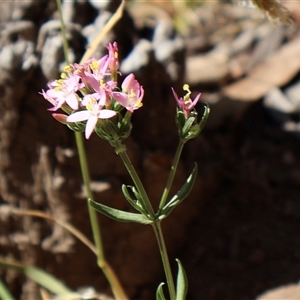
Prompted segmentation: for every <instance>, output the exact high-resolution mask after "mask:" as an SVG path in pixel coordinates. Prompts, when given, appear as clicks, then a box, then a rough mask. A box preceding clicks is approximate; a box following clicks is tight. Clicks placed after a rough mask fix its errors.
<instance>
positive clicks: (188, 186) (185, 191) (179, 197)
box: [158, 164, 198, 219]
mask: <svg viewBox="0 0 300 300" xmlns="http://www.w3.org/2000/svg"><path fill="white" fill-rule="evenodd" d="M197 172H198V167H197V164H195V167H194V169H193V171H192V173H191V174H190V176H189V177H188V179H187V180H186V182H185V183H184V185H183V186H182V187H181V189H180V190H179V191H178V192H177V194H176V195H175V196H174V197H173V198H172V199H171V200H170V201H169V202H168V203H167V204H166V205H165V206H164V207H163V209H162V210H161V212H160V214H159V216H158V218H159V219H164V218H166V217H167V216H168V215H169V214H170V212H171V211H172V210H173V209H174V208H175V207H176V206H177V205H178V204H179V203H181V202H182V201H183V200H184V199H185V198H186V197H187V196H188V195H189V193H190V192H191V190H192V188H193V186H194V183H195V181H196V178H197Z"/></svg>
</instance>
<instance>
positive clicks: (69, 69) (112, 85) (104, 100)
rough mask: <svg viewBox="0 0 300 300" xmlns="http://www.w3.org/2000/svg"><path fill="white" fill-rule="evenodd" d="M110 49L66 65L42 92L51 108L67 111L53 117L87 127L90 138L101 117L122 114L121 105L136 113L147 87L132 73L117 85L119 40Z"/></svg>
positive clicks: (63, 121)
mask: <svg viewBox="0 0 300 300" xmlns="http://www.w3.org/2000/svg"><path fill="white" fill-rule="evenodd" d="M107 49H108V55H105V56H104V57H102V58H101V59H99V60H97V59H95V58H92V59H90V60H88V61H86V62H84V63H82V64H73V65H68V66H66V67H65V68H64V72H63V73H62V74H61V76H60V79H58V80H55V81H53V82H51V83H48V88H49V89H48V90H47V91H44V90H42V92H41V94H42V95H43V96H44V98H45V99H46V100H48V101H49V102H50V103H51V104H52V105H53V107H51V108H50V109H49V110H50V111H57V110H58V109H62V110H63V111H64V112H65V113H66V114H60V113H53V117H54V118H55V119H56V120H58V121H60V122H61V123H63V124H67V125H69V127H70V128H72V129H74V130H75V128H77V129H78V128H85V137H86V138H87V139H88V138H89V137H90V136H91V134H92V133H93V131H94V130H95V131H96V132H97V127H98V126H100V125H101V119H111V118H113V117H115V116H117V115H120V112H121V110H122V108H126V109H127V111H128V112H130V113H133V111H134V110H136V109H138V108H140V107H141V106H142V99H143V96H144V89H143V87H142V86H141V85H140V84H139V82H138V81H137V80H136V79H135V76H134V75H133V74H130V75H128V76H127V77H126V78H125V79H124V81H123V83H122V86H121V90H120V89H118V88H117V74H120V72H119V71H118V68H119V60H118V47H117V43H116V42H114V43H113V44H109V45H108V46H107ZM127 119H128V116H127ZM127 121H128V120H127ZM72 124H73V125H74V126H73V127H72ZM76 125H77V126H76Z"/></svg>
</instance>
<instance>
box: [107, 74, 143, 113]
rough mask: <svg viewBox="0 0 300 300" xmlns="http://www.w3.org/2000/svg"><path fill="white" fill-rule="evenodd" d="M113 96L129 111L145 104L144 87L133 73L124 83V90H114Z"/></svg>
mask: <svg viewBox="0 0 300 300" xmlns="http://www.w3.org/2000/svg"><path fill="white" fill-rule="evenodd" d="M112 96H113V98H114V99H115V100H117V101H118V102H119V103H120V104H121V105H122V106H123V107H125V108H126V109H127V110H128V111H130V112H133V111H134V110H136V109H138V108H140V107H141V106H143V103H142V100H143V97H144V89H143V87H142V86H141V85H140V84H139V82H138V81H137V80H136V79H135V76H134V74H132V73H131V74H129V75H128V76H127V77H126V78H125V79H124V81H123V83H122V92H112Z"/></svg>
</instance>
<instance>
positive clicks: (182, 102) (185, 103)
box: [172, 84, 201, 119]
mask: <svg viewBox="0 0 300 300" xmlns="http://www.w3.org/2000/svg"><path fill="white" fill-rule="evenodd" d="M183 90H185V91H187V93H186V95H185V96H184V97H183V98H182V97H181V98H178V96H177V94H176V92H175V91H174V89H173V88H172V92H173V95H174V98H175V100H176V102H177V104H178V106H179V108H180V109H181V110H182V111H183V113H184V116H185V118H186V119H187V118H188V117H189V115H190V113H191V110H192V109H194V107H195V106H196V104H197V103H198V101H199V99H200V96H201V93H199V94H198V95H197V96H196V98H195V99H194V100H191V98H190V95H191V91H190V87H189V85H188V84H185V85H184V86H183Z"/></svg>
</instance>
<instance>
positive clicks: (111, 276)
mask: <svg viewBox="0 0 300 300" xmlns="http://www.w3.org/2000/svg"><path fill="white" fill-rule="evenodd" d="M56 3H57V8H58V11H59V17H60V23H61V33H62V37H63V49H64V56H65V61H66V63H67V64H69V59H68V48H69V46H68V41H67V37H66V31H65V24H64V21H63V15H62V7H61V0H56ZM75 139H76V145H77V149H78V155H79V161H80V167H81V173H82V178H83V182H84V186H85V189H86V193H87V197H88V198H90V199H93V194H92V190H91V185H90V176H89V170H88V164H87V159H86V153H85V149H84V145H83V138H82V134H81V133H80V132H75ZM88 212H89V217H90V222H91V227H92V232H93V237H94V242H95V246H96V249H97V264H98V266H99V267H100V268H101V269H102V271H103V273H104V275H105V276H106V278H107V280H108V282H109V284H110V286H111V288H112V291H113V293H114V296H115V298H116V299H117V300H124V299H128V297H127V295H126V293H125V291H124V290H123V288H122V286H121V284H120V282H119V280H118V277H117V276H116V274H115V273H114V271H113V269H112V268H111V267H110V265H109V264H108V263H107V261H106V260H105V256H104V250H103V243H102V238H101V231H100V226H99V222H98V217H97V212H96V211H95V210H94V209H93V208H92V207H91V206H90V205H88Z"/></svg>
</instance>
